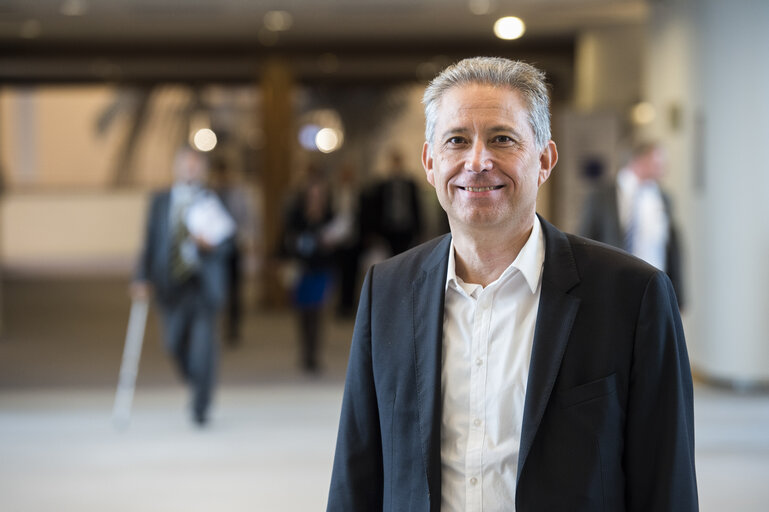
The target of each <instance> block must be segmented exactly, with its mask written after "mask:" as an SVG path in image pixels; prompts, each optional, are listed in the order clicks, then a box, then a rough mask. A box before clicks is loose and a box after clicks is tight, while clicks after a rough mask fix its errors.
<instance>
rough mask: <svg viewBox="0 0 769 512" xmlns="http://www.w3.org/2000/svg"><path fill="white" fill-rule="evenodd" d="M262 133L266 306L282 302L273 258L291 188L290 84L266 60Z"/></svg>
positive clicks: (280, 68) (283, 66)
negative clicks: (286, 200) (286, 197)
mask: <svg viewBox="0 0 769 512" xmlns="http://www.w3.org/2000/svg"><path fill="white" fill-rule="evenodd" d="M261 76H262V81H261V89H262V129H263V132H264V150H263V154H264V162H263V163H264V176H263V180H262V181H263V185H264V194H263V195H264V244H265V247H264V249H265V255H266V257H265V263H264V266H263V275H262V283H263V285H264V286H263V294H264V296H263V299H264V302H265V305H266V306H271V307H276V306H280V305H283V303H284V302H285V297H284V294H283V293H282V285H281V283H280V280H279V272H278V268H277V261H276V260H275V257H274V256H275V255H276V253H277V248H278V244H279V238H280V232H281V228H282V222H283V215H282V213H283V201H284V198H285V195H286V192H287V190H288V187H289V185H290V184H291V174H292V165H291V153H292V148H293V140H294V136H293V118H294V115H293V104H292V98H293V91H294V83H293V77H292V76H291V70H290V69H289V66H288V64H287V63H286V62H285V61H283V60H279V59H274V60H273V59H271V60H268V61H267V62H266V63H265V65H264V68H263V69H262V75H261Z"/></svg>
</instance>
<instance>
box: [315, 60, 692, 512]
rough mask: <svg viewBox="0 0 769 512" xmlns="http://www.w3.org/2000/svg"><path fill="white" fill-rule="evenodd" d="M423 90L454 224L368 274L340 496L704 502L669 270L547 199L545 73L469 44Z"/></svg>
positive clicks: (421, 501) (491, 502)
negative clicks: (580, 232) (615, 244)
mask: <svg viewBox="0 0 769 512" xmlns="http://www.w3.org/2000/svg"><path fill="white" fill-rule="evenodd" d="M424 103H425V115H426V142H425V144H424V149H423V153H422V162H423V165H424V168H425V172H426V177H427V181H428V182H429V183H430V184H431V185H432V186H433V187H435V190H436V194H437V197H438V200H439V201H440V203H441V206H442V207H443V208H444V210H445V211H446V213H447V215H448V219H449V224H450V227H451V233H450V234H449V235H446V236H444V237H441V238H438V239H436V240H433V241H431V242H428V243H426V244H423V245H421V246H419V247H416V248H414V249H412V250H410V251H407V252H405V253H403V254H401V255H399V256H396V257H394V258H392V259H390V260H387V261H385V262H383V263H380V264H378V265H375V266H374V267H372V268H371V269H370V270H369V272H368V274H367V276H366V280H365V283H364V285H363V289H362V292H361V300H360V307H359V310H358V316H357V320H356V325H355V332H354V334H353V341H352V348H351V353H350V362H349V366H348V370H347V381H346V385H345V394H344V401H343V405H342V415H341V421H340V426H339V434H338V439H337V448H336V456H335V460H334V469H333V475H332V481H331V490H330V494H329V503H328V510H330V511H363V510H365V511H372V510H396V511H403V510H425V511H428V510H429V511H438V510H441V511H444V512H445V511H465V510H467V511H486V512H488V511H513V510H517V511H519V512H521V511H536V512H541V511H563V510H569V511H591V512H593V511H623V510H629V511H630V510H632V511H635V510H638V511H650V510H654V511H692V510H697V508H698V507H697V488H696V479H695V471H694V427H693V412H692V382H691V373H690V369H689V361H688V356H687V352H686V345H685V341H684V334H683V329H682V327H681V321H680V317H679V314H678V309H677V307H676V305H675V304H676V300H675V295H674V292H673V289H672V286H671V284H670V281H669V280H668V278H667V277H666V276H665V274H664V273H662V272H660V271H658V270H656V269H655V268H653V267H651V266H649V265H647V264H645V263H643V262H642V261H640V260H638V259H635V258H633V257H631V256H629V255H627V254H626V253H623V252H621V251H619V250H615V249H611V248H609V247H607V246H604V245H599V244H596V243H594V242H590V241H588V240H586V239H583V238H579V237H576V236H573V235H568V234H565V233H562V232H561V231H558V230H557V229H556V228H555V227H553V226H552V225H550V224H549V223H548V222H547V221H545V220H544V219H542V218H540V217H539V216H537V214H536V212H535V207H536V197H537V191H538V190H539V187H540V186H541V185H542V184H543V183H544V182H545V181H546V180H547V179H548V177H549V175H550V172H551V171H552V169H553V167H554V166H555V164H556V161H557V159H558V153H557V150H556V146H555V143H554V142H553V141H552V140H550V115H549V102H548V95H547V88H546V86H545V83H544V76H543V74H542V73H541V72H540V71H538V70H537V69H536V68H534V67H532V66H530V65H528V64H525V63H522V62H515V61H510V60H507V59H501V58H474V59H466V60H463V61H461V62H459V63H457V64H455V65H453V66H451V67H449V68H447V69H446V70H444V71H443V72H442V73H441V74H440V75H439V76H438V77H437V78H436V79H435V80H433V82H432V83H431V84H430V85H429V86H428V88H427V90H426V92H425V96H424Z"/></svg>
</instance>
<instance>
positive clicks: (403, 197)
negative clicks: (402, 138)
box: [374, 149, 422, 255]
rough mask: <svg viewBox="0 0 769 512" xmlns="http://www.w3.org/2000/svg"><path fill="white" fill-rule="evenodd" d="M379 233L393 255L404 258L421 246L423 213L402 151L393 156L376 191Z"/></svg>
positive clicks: (394, 151) (414, 183)
mask: <svg viewBox="0 0 769 512" xmlns="http://www.w3.org/2000/svg"><path fill="white" fill-rule="evenodd" d="M374 202H375V204H376V210H377V215H378V216H377V219H378V232H379V234H380V235H381V236H382V237H384V239H385V240H387V242H388V244H389V246H390V254H391V255H395V254H400V253H402V252H403V251H405V250H406V249H409V248H411V247H413V246H414V245H416V244H417V243H418V242H419V237H420V235H421V233H422V212H421V207H420V204H419V192H418V188H417V184H416V182H415V181H414V180H413V179H412V178H411V176H410V175H409V172H408V171H407V170H406V168H405V167H404V164H403V155H402V154H401V152H400V151H398V150H395V149H394V150H392V151H391V152H390V164H389V166H388V168H387V174H386V176H385V178H384V179H383V180H382V181H381V182H380V183H379V184H378V185H377V186H376V188H375V191H374Z"/></svg>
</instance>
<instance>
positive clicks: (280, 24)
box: [264, 11, 294, 32]
mask: <svg viewBox="0 0 769 512" xmlns="http://www.w3.org/2000/svg"><path fill="white" fill-rule="evenodd" d="M293 24H294V17H293V16H292V15H291V13H290V12H288V11H267V12H266V13H265V14H264V28H266V29H267V30H269V31H271V32H284V31H286V30H288V29H289V28H291V25H293Z"/></svg>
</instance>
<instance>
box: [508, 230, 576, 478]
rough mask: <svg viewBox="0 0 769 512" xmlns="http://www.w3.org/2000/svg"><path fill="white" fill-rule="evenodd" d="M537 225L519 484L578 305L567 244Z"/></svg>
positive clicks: (554, 232)
mask: <svg viewBox="0 0 769 512" xmlns="http://www.w3.org/2000/svg"><path fill="white" fill-rule="evenodd" d="M540 222H541V223H542V230H543V233H544V235H545V263H544V271H543V276H542V293H541V296H540V300H539V311H538V313H537V324H536V328H535V330H534V342H533V346H532V353H531V363H530V366H529V377H528V383H527V387H526V400H525V404H524V410H523V428H522V432H521V446H520V451H519V453H518V480H520V477H521V474H522V472H523V469H524V466H525V464H526V457H527V456H528V454H529V451H530V450H531V445H532V443H533V442H534V438H535V436H536V434H537V429H538V428H539V425H540V422H541V421H542V415H543V414H544V413H545V407H546V406H547V403H548V401H549V400H550V394H551V393H552V391H553V385H554V383H555V379H556V377H557V376H558V370H559V368H560V366H561V360H562V358H563V353H564V350H565V349H566V343H567V341H568V339H569V334H570V332H571V328H572V325H573V323H574V318H575V317H576V315H577V310H578V309H579V303H580V299H578V298H576V297H573V296H571V295H569V294H568V292H569V290H571V289H572V288H573V287H574V286H575V285H576V284H578V283H579V275H578V274H577V268H576V264H575V263H574V256H573V254H572V252H571V246H570V244H569V241H568V239H567V238H566V235H565V234H564V233H562V232H561V231H558V230H557V229H556V228H555V227H553V226H552V225H551V224H550V223H548V222H547V221H545V220H544V219H542V218H540Z"/></svg>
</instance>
